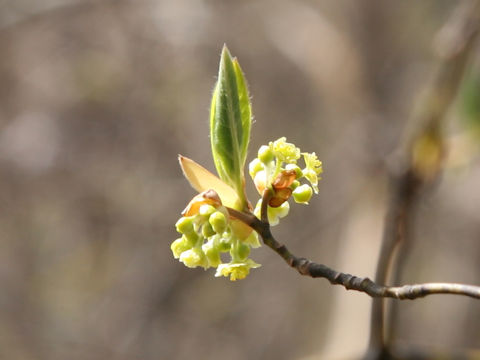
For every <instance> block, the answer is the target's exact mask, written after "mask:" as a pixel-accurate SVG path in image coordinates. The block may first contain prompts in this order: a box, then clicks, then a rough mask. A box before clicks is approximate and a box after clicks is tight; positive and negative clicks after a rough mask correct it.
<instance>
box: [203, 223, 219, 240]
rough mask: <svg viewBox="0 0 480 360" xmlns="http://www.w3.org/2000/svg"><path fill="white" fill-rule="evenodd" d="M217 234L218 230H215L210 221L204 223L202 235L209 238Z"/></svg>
mask: <svg viewBox="0 0 480 360" xmlns="http://www.w3.org/2000/svg"><path fill="white" fill-rule="evenodd" d="M215 234H216V231H215V230H213V227H212V225H210V223H208V222H206V223H205V224H203V225H202V235H203V236H204V237H205V238H209V237H211V236H213V235H215Z"/></svg>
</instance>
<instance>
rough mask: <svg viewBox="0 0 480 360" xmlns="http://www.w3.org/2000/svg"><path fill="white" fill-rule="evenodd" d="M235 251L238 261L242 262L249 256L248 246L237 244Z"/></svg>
mask: <svg viewBox="0 0 480 360" xmlns="http://www.w3.org/2000/svg"><path fill="white" fill-rule="evenodd" d="M235 250H236V255H237V256H236V257H237V259H238V260H241V261H244V260H245V259H246V258H247V257H248V255H250V246H248V245H246V244H243V243H239V244H238V246H237V247H236V249H235Z"/></svg>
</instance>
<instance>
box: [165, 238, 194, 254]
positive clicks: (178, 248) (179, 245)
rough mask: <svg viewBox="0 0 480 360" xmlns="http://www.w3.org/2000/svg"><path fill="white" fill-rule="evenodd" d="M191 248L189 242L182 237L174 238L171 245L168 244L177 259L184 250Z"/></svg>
mask: <svg viewBox="0 0 480 360" xmlns="http://www.w3.org/2000/svg"><path fill="white" fill-rule="evenodd" d="M191 248H192V245H191V244H190V242H189V241H188V240H187V239H185V238H183V237H182V238H180V239H177V240H175V241H174V242H172V245H170V249H171V250H172V253H173V257H174V258H175V259H178V258H179V257H180V255H181V254H182V253H183V252H184V251H187V250H190V249H191Z"/></svg>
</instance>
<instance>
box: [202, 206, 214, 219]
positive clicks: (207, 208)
mask: <svg viewBox="0 0 480 360" xmlns="http://www.w3.org/2000/svg"><path fill="white" fill-rule="evenodd" d="M215 211H216V209H215V208H214V207H213V206H212V205H208V204H204V205H202V206H200V210H199V211H198V213H199V214H200V215H203V216H207V217H208V216H210V215H211V214H213V213H214V212H215Z"/></svg>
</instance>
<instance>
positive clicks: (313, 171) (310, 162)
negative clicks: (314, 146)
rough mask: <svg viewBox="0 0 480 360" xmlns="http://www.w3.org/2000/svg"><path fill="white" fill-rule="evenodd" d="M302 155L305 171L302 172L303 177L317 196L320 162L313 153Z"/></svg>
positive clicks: (320, 170) (320, 169)
mask: <svg viewBox="0 0 480 360" xmlns="http://www.w3.org/2000/svg"><path fill="white" fill-rule="evenodd" d="M302 155H303V158H304V159H305V169H304V170H303V175H304V176H305V177H306V178H307V180H308V181H309V182H310V184H312V187H313V190H314V191H315V194H318V180H319V179H320V178H319V177H318V175H320V174H321V173H322V171H323V169H322V162H321V161H320V160H318V158H317V155H316V154H315V153H311V154H309V153H303V154H302Z"/></svg>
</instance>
